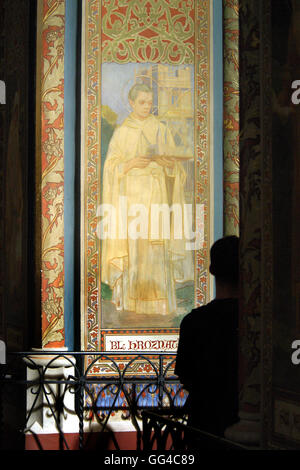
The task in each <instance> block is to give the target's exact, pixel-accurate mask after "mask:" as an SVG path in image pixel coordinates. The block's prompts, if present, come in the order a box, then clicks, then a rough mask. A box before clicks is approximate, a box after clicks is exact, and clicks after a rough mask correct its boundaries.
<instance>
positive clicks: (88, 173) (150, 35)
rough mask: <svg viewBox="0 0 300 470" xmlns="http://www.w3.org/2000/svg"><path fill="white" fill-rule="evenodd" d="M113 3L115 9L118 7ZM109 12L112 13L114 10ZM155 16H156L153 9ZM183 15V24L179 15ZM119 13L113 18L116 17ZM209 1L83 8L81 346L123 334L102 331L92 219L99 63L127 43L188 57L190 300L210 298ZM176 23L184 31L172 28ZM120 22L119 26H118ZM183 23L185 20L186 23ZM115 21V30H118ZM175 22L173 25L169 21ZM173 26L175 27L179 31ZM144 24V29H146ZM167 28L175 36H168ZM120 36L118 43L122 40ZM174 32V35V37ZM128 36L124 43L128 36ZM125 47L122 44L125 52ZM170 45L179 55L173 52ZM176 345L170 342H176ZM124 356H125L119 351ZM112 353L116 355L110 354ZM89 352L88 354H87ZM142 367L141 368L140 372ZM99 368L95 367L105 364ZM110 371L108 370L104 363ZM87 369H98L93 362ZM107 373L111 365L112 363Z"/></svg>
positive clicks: (122, 56) (168, 58)
mask: <svg viewBox="0 0 300 470" xmlns="http://www.w3.org/2000/svg"><path fill="white" fill-rule="evenodd" d="M133 7H136V8H137V9H139V12H140V13H141V12H143V15H139V21H140V28H139V34H138V35H136V37H135V38H133V37H131V36H130V32H129V29H126V26H127V24H126V20H125V21H124V22H123V23H122V20H124V19H125V18H126V15H128V14H129V13H130V12H131V13H132V11H131V10H132V8H133ZM118 8H119V9H118ZM151 9H153V12H154V11H156V13H158V12H159V16H158V17H156V20H157V18H163V19H164V20H165V22H166V23H167V24H168V28H169V29H167V30H166V32H165V34H164V36H161V37H160V36H159V34H158V33H157V30H158V27H157V26H158V23H155V19H154V20H152V22H151V16H150V14H149V12H150V10H151ZM109 14H110V15H111V16H110V20H111V18H114V19H113V20H111V21H110V22H108V23H106V24H110V29H109V28H108V29H106V31H105V35H104V31H103V29H102V26H101V25H103V24H104V21H105V20H107V15H109ZM113 15H115V16H113ZM153 18H155V16H154V17H153ZM184 18H185V19H186V18H188V27H186V30H187V32H186V31H184V28H182V24H181V23H182V21H186V20H184ZM116 19H118V20H119V24H118V25H117V22H115V24H114V27H115V29H113V23H114V21H116ZM210 22H211V2H209V1H206V0H199V1H198V0H195V1H194V2H191V1H190V0H185V1H183V2H182V1H177V0H176V1H172V2H170V1H168V0H160V1H159V2H154V1H150V2H149V1H145V0H142V1H135V0H131V1H130V2H128V1H127V2H120V1H119V2H116V1H102V2H101V1H100V0H86V1H84V2H83V9H82V26H83V28H82V29H83V36H82V74H81V75H82V128H81V135H82V145H81V158H82V160H81V200H82V205H81V240H82V242H81V279H82V283H81V347H82V349H83V350H87V351H91V354H92V353H93V352H96V351H103V348H104V339H105V335H107V334H118V335H123V334H124V331H120V330H118V329H114V330H112V331H106V332H103V331H102V329H101V325H100V323H99V306H100V303H101V297H100V296H101V284H100V283H101V280H100V240H99V239H98V240H97V237H96V236H95V228H96V224H97V218H96V210H97V205H98V204H99V201H100V181H101V175H100V171H101V165H100V149H101V126H100V122H101V102H100V98H101V96H100V89H101V82H100V80H101V67H102V63H103V62H104V61H118V62H124V63H126V62H128V61H130V60H132V56H130V54H132V51H133V50H135V51H136V52H135V53H136V57H137V54H139V60H140V62H146V61H148V62H149V60H150V61H151V62H154V63H158V62H160V61H161V62H162V63H170V64H178V63H192V64H194V74H195V75H194V76H195V78H194V85H195V93H194V98H195V99H194V103H195V110H194V116H195V140H194V142H195V149H194V150H195V162H194V168H195V172H194V188H195V195H194V197H195V202H196V203H198V204H203V205H204V217H205V227H204V244H203V248H202V249H201V250H199V251H197V252H196V253H195V274H196V276H195V284H194V290H195V303H196V305H197V306H199V305H202V304H205V303H206V302H207V301H208V300H209V299H210V291H211V282H210V278H209V271H208V266H209V263H208V254H209V251H208V248H209V246H210V242H211V214H210V212H211V203H210V197H211V196H210V195H211V193H212V191H211V187H210V183H211V182H212V174H211V162H210V158H211V155H212V139H211V129H210V126H211V86H210V81H211V66H210V56H211V46H210V44H211V38H210V34H211V29H210ZM176 24H177V28H178V25H181V29H182V31H183V34H182V37H180V34H179V33H178V34H177V35H176V36H175V31H176V29H175V28H176ZM122 25H123V27H124V25H125V27H124V28H123V29H122ZM185 25H186V23H185ZM118 27H119V33H120V35H119V36H118ZM172 28H173V29H172ZM181 29H180V28H179V29H178V31H181ZM149 31H150V32H149ZM172 35H173V36H172ZM121 38H122V40H123V42H122V43H121V46H120V40H121ZM174 38H175V39H176V41H174ZM129 40H130V41H131V42H130V46H129V45H128V44H129ZM124 51H125V52H124ZM174 53H176V54H177V55H176V56H175V57H174ZM178 331H179V330H178V328H175V329H168V328H164V329H161V328H153V329H147V330H145V329H135V330H133V331H130V332H127V334H128V333H130V334H139V335H140V334H147V335H156V336H157V335H163V336H166V335H170V334H171V335H172V338H173V337H174V335H175V336H176V335H178ZM175 351H176V349H175ZM123 358H124V356H123ZM116 359H117V357H116ZM90 360H92V356H91V357H90ZM142 369H143V367H142V368H141V369H140V372H141V374H143V373H145V372H144V371H143V370H142ZM104 370H105V368H104V369H103V367H102V368H101V371H102V372H103V371H104ZM106 372H107V373H109V371H108V370H106ZM90 373H91V374H93V373H95V374H96V373H99V367H96V368H95V371H93V370H91V371H90ZM111 373H113V371H111Z"/></svg>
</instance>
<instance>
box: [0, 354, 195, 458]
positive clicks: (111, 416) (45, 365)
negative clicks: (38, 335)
mask: <svg viewBox="0 0 300 470" xmlns="http://www.w3.org/2000/svg"><path fill="white" fill-rule="evenodd" d="M175 358H176V354H174V353H173V354H172V353H168V354H163V353H160V354H153V353H136V354H134V355H132V354H131V355H129V354H128V353H124V354H122V353H117V354H115V353H95V352H92V351H90V352H69V351H68V352H65V351H42V352H41V351H36V352H20V353H11V354H8V360H7V364H6V365H1V384H0V386H1V395H0V401H1V403H0V407H1V410H0V436H1V438H2V443H3V442H4V443H5V437H6V428H7V425H9V423H10V422H11V421H12V414H11V413H8V416H7V413H6V408H7V406H8V402H10V409H12V410H14V409H15V410H16V411H15V412H16V413H19V416H22V419H21V422H22V423H21V429H19V430H21V431H22V433H23V434H24V435H26V434H27V435H32V436H33V437H34V439H35V441H36V445H37V447H38V448H39V449H42V443H41V440H40V437H39V435H40V433H39V432H38V430H39V429H42V428H45V427H46V429H48V430H49V429H50V431H49V432H51V430H54V431H53V432H56V433H57V434H58V435H59V448H60V450H68V449H69V448H70V446H69V444H68V440H67V438H66V433H67V432H70V423H71V428H72V429H73V430H74V429H75V431H74V432H78V436H79V439H78V449H79V450H82V449H84V448H86V447H87V445H88V437H89V435H90V434H91V432H93V431H95V430H96V432H97V435H98V436H99V439H101V435H102V437H103V438H104V437H105V435H104V433H105V432H108V431H109V430H110V429H111V423H116V422H117V421H118V420H119V421H121V422H123V423H124V422H127V423H130V426H131V429H133V430H135V431H136V436H137V440H136V448H137V450H140V449H141V448H142V445H143V444H142V415H141V413H142V411H143V410H148V411H151V410H152V411H155V410H156V411H157V410H162V409H163V410H165V411H166V412H168V413H175V414H176V412H177V411H178V410H182V407H183V405H184V402H185V399H186V392H184V390H183V388H182V386H181V385H180V383H179V381H178V379H177V377H176V376H175V374H174V364H175ZM15 394H17V395H18V398H17V397H16V402H15V403H14V398H13V397H14V395H15ZM20 397H21V399H20ZM10 426H11V425H10ZM12 426H13V425H12ZM43 432H45V429H43ZM4 445H5V444H4ZM2 447H3V444H2ZM115 447H116V449H118V444H117V443H115Z"/></svg>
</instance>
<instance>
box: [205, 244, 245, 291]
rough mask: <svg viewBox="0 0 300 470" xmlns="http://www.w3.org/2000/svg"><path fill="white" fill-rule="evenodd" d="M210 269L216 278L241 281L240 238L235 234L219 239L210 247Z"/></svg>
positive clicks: (226, 280) (234, 281) (232, 281)
mask: <svg viewBox="0 0 300 470" xmlns="http://www.w3.org/2000/svg"><path fill="white" fill-rule="evenodd" d="M209 270H210V272H211V274H213V275H214V276H215V277H216V279H219V280H222V281H225V282H231V283H235V284H237V283H238V281H239V238H238V237H236V236H235V235H231V236H227V237H224V238H221V239H220V240H217V241H216V242H215V243H214V244H213V245H212V247H211V249H210V267H209Z"/></svg>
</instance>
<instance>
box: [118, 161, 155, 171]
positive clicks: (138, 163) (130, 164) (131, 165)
mask: <svg viewBox="0 0 300 470" xmlns="http://www.w3.org/2000/svg"><path fill="white" fill-rule="evenodd" d="M150 162H151V159H150V158H148V157H135V158H132V159H131V160H129V161H128V162H126V163H125V165H124V173H128V171H130V170H132V168H146V166H148V165H149V163H150Z"/></svg>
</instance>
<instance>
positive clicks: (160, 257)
mask: <svg viewBox="0 0 300 470" xmlns="http://www.w3.org/2000/svg"><path fill="white" fill-rule="evenodd" d="M149 149H150V151H151V149H152V151H153V152H154V154H156V155H157V154H158V155H166V156H167V155H169V156H176V146H175V144H174V140H173V138H172V135H171V133H170V131H169V130H168V129H167V128H166V126H165V125H164V124H163V123H161V122H159V121H158V119H157V118H155V117H154V116H153V115H150V116H149V117H148V118H147V119H145V120H138V119H134V118H133V117H132V116H129V117H128V118H127V119H125V121H124V122H123V124H122V125H121V126H120V127H118V128H117V129H116V130H115V132H114V134H113V136H112V138H111V141H110V144H109V148H108V152H107V157H106V161H105V165H104V174H103V201H102V203H103V204H110V205H111V206H112V207H114V208H115V209H116V212H115V215H116V238H115V239H111V238H106V239H103V240H102V252H101V281H102V282H104V283H106V284H108V285H109V286H110V287H111V288H112V291H113V297H112V301H113V302H114V304H115V305H116V308H117V309H118V310H127V311H131V312H136V313H141V314H161V315H166V314H171V313H175V312H176V294H175V282H185V281H187V280H193V278H194V275H193V262H192V257H191V252H190V251H187V250H186V249H185V242H186V241H185V240H184V228H183V227H182V234H183V237H182V238H181V239H175V238H174V227H173V222H172V224H171V236H170V239H167V238H166V237H165V235H164V234H163V232H162V230H161V229H160V230H159V237H152V238H151V235H152V234H151V217H150V214H151V208H152V207H153V204H167V205H168V207H171V206H172V204H179V205H180V207H181V209H182V224H183V220H184V217H183V214H184V207H183V206H184V190H183V188H184V183H185V178H186V175H185V171H184V169H183V167H182V165H181V163H180V161H178V162H175V164H174V167H173V168H171V169H170V168H166V167H163V166H161V165H159V164H158V163H156V162H154V161H152V162H151V163H149V165H148V166H147V167H146V168H132V169H131V170H130V171H128V172H127V173H126V174H125V173H124V163H126V162H128V161H129V160H131V159H132V158H134V157H138V156H145V155H147V154H148V155H149ZM149 158H150V159H151V156H149ZM120 198H123V201H125V198H126V204H127V209H128V210H130V208H131V207H132V206H133V205H134V204H141V205H142V207H143V208H144V209H143V210H146V212H147V213H148V214H149V224H148V227H146V230H147V234H146V237H145V236H144V238H138V239H132V237H131V236H130V235H129V234H128V228H129V226H130V223H132V220H133V219H132V217H130V216H129V215H128V212H127V211H125V213H124V212H123V213H122V216H120V213H119V210H118V208H119V205H120ZM121 219H122V220H121ZM171 219H172V218H171ZM173 221H174V217H173ZM124 227H125V229H124ZM121 233H122V235H121V237H120V234H121ZM144 235H145V234H144Z"/></svg>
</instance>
